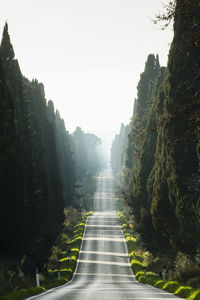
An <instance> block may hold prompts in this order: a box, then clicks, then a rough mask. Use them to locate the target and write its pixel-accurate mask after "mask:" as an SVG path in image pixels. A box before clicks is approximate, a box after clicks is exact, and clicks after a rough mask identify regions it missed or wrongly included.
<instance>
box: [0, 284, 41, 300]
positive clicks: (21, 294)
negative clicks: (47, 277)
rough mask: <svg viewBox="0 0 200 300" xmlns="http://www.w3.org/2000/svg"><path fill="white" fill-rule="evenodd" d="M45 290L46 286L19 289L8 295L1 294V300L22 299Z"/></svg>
mask: <svg viewBox="0 0 200 300" xmlns="http://www.w3.org/2000/svg"><path fill="white" fill-rule="evenodd" d="M44 291H45V288H44V287H35V288H32V289H27V290H24V289H22V290H17V291H13V292H12V293H9V294H8V295H5V296H1V297H0V300H21V299H24V298H27V297H30V296H34V295H37V294H40V293H42V292H44Z"/></svg>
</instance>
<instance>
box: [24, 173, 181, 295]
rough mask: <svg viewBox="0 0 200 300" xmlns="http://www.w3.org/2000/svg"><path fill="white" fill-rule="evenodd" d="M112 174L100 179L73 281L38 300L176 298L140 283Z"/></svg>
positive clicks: (106, 174) (105, 174)
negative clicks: (132, 265)
mask: <svg viewBox="0 0 200 300" xmlns="http://www.w3.org/2000/svg"><path fill="white" fill-rule="evenodd" d="M111 175H112V174H111V173H110V172H109V171H107V172H105V173H104V175H101V176H99V177H98V178H97V191H96V194H95V207H94V214H93V216H90V217H89V218H88V220H87V223H86V230H85V234H84V237H83V243H82V248H81V251H80V256H79V260H78V264H77V269H76V272H75V275H74V277H73V280H72V281H71V282H69V283H67V284H65V285H63V286H62V287H59V288H55V289H53V290H51V291H49V292H46V293H44V294H41V295H39V296H34V297H31V298H29V299H35V300H55V299H57V300H112V299H113V300H114V299H115V300H122V299H123V300H128V299H132V300H137V299H138V300H139V299H141V300H153V299H157V300H159V299H165V300H169V299H171V300H172V298H176V299H177V297H175V296H174V295H172V294H170V293H167V292H164V291H162V290H159V289H156V288H154V287H150V286H148V285H143V284H140V283H138V282H137V281H136V279H135V277H134V275H133V273H132V270H131V268H130V263H129V259H128V255H127V249H126V244H125V241H124V238H123V234H122V230H121V227H120V222H119V218H118V216H117V215H116V212H115V199H114V194H113V182H112V176H111Z"/></svg>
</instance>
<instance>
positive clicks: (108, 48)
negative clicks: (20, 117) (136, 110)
mask: <svg viewBox="0 0 200 300" xmlns="http://www.w3.org/2000/svg"><path fill="white" fill-rule="evenodd" d="M166 1H167V0H163V1H161V0H17V1H15V0H6V1H2V3H1V11H0V29H1V32H2V30H3V26H4V23H5V20H8V26H9V33H10V36H11V41H12V44H13V46H14V50H15V54H16V58H17V59H18V60H19V64H20V66H21V70H22V73H23V74H24V75H25V76H26V77H28V78H29V79H32V78H37V79H38V80H39V81H41V82H43V83H44V86H45V92H46V98H47V100H49V99H52V100H53V102H54V104H55V107H56V108H57V109H58V110H59V111H60V114H61V116H62V117H63V119H64V120H65V124H66V128H67V129H68V130H69V131H70V132H72V131H73V130H74V129H75V128H76V126H80V127H81V128H82V129H83V130H84V131H85V132H91V133H95V134H97V135H98V136H100V137H102V138H105V137H114V135H115V134H116V133H118V131H119V128H120V124H121V122H124V123H125V124H127V123H129V120H130V118H131V116H132V110H133V102H134V98H135V97H136V95H137V92H136V86H137V83H138V80H139V78H140V73H141V72H142V71H143V70H144V64H145V61H146V58H147V55H148V54H150V53H155V54H157V53H158V54H159V56H160V62H161V64H162V65H166V62H167V55H168V50H169V43H170V42H171V40H172V31H171V30H170V29H167V30H165V31H161V30H160V26H159V25H154V24H153V23H152V19H153V18H154V16H155V14H156V13H158V12H159V11H162V10H163V8H162V4H161V2H164V3H166Z"/></svg>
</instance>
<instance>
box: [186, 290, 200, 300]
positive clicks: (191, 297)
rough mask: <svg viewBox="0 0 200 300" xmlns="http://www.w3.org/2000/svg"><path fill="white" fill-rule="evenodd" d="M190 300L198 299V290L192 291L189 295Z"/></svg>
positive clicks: (199, 293)
mask: <svg viewBox="0 0 200 300" xmlns="http://www.w3.org/2000/svg"><path fill="white" fill-rule="evenodd" d="M189 299H190V300H200V290H198V291H195V292H193V293H192V294H191V295H190V297H189Z"/></svg>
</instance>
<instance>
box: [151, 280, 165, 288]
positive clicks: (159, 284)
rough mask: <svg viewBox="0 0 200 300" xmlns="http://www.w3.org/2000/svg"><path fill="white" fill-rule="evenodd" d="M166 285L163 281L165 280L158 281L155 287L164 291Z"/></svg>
mask: <svg viewBox="0 0 200 300" xmlns="http://www.w3.org/2000/svg"><path fill="white" fill-rule="evenodd" d="M165 284H166V282H165V281H163V280H158V281H156V283H155V284H154V286H155V287H156V288H158V289H162V288H163V286H164V285H165Z"/></svg>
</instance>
